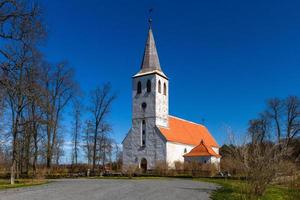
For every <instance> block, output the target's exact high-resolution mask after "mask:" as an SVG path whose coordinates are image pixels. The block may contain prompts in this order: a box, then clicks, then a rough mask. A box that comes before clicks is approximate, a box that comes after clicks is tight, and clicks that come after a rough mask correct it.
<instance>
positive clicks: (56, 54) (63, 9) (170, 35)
mask: <svg viewBox="0 0 300 200" xmlns="http://www.w3.org/2000/svg"><path fill="white" fill-rule="evenodd" d="M41 2H42V5H43V7H44V13H45V21H46V22H47V24H48V27H47V29H48V31H49V35H48V40H47V42H46V43H45V45H44V46H43V52H44V53H45V55H46V58H47V59H48V60H50V61H51V62H58V61H60V60H67V61H68V62H69V64H70V66H72V67H73V68H75V70H76V79H77V81H78V82H79V83H80V85H81V87H82V90H83V91H84V92H86V93H87V92H88V91H89V90H90V89H92V88H93V87H95V86H96V85H101V84H103V83H104V82H111V84H112V86H113V89H114V91H116V92H117V94H118V99H117V100H116V101H115V103H114V105H113V111H112V113H111V115H110V120H111V122H112V124H113V129H114V131H113V137H115V139H116V140H117V141H118V142H121V141H122V140H123V138H124V136H125V134H126V133H127V131H128V130H129V128H130V125H131V76H132V75H133V74H135V73H136V72H137V71H138V70H139V68H140V64H141V59H142V54H143V50H144V44H145V40H146V35H147V28H148V26H147V16H148V13H147V10H148V9H149V8H154V12H153V32H154V37H155V40H156V45H157V49H158V53H159V57H160V62H161V66H162V69H163V71H164V72H165V74H166V75H167V76H168V77H169V78H170V114H172V115H175V116H178V117H181V118H184V119H188V120H191V121H195V122H199V123H201V122H202V119H205V125H206V126H207V127H208V128H209V130H210V131H211V133H212V134H213V135H214V136H215V138H216V139H217V141H218V143H219V144H223V143H224V142H226V131H225V128H224V127H227V126H230V127H232V129H233V130H234V131H236V132H237V133H243V132H244V131H245V129H246V127H247V123H248V120H249V119H251V118H254V117H256V115H257V113H258V112H260V111H262V110H263V109H264V106H265V100H266V99H268V98H271V97H275V96H277V97H285V96H287V95H300V12H299V9H300V1H292V0H290V1H279V0H270V1H267V0H265V1H259V0H251V1H240V0H236V1H217V0H215V1H174V0H173V1H143V0H136V1H120V0H114V1H96V0H85V1H80V0H72V1H67V0H42V1H41Z"/></svg>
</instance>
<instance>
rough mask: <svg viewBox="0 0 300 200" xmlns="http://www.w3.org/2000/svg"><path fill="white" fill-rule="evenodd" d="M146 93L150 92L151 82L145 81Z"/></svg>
mask: <svg viewBox="0 0 300 200" xmlns="http://www.w3.org/2000/svg"><path fill="white" fill-rule="evenodd" d="M147 92H151V81H150V80H148V81H147Z"/></svg>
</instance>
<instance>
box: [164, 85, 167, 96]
mask: <svg viewBox="0 0 300 200" xmlns="http://www.w3.org/2000/svg"><path fill="white" fill-rule="evenodd" d="M164 95H167V84H166V83H164Z"/></svg>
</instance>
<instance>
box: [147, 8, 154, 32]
mask: <svg viewBox="0 0 300 200" xmlns="http://www.w3.org/2000/svg"><path fill="white" fill-rule="evenodd" d="M152 12H153V8H150V9H149V19H148V23H149V28H152Z"/></svg>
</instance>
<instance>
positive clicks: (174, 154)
mask: <svg viewBox="0 0 300 200" xmlns="http://www.w3.org/2000/svg"><path fill="white" fill-rule="evenodd" d="M194 147H195V146H191V145H185V144H179V143H174V142H167V144H166V152H167V155H166V157H167V163H168V164H169V166H170V167H174V162H175V161H180V162H184V157H183V155H184V154H185V152H184V150H185V149H186V153H188V152H190V151H191V150H192V149H193V148H194Z"/></svg>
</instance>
